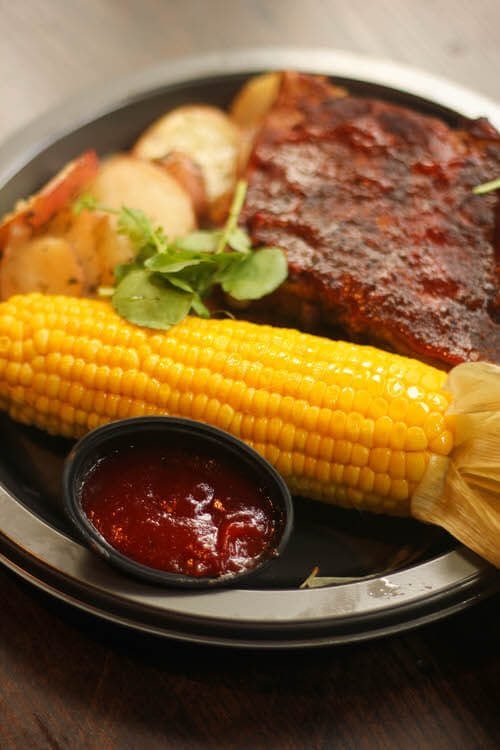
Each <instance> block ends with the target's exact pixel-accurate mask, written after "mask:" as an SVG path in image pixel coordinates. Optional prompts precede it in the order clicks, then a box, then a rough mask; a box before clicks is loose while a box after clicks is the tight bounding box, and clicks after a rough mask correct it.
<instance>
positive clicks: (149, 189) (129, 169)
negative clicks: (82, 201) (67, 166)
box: [89, 154, 196, 237]
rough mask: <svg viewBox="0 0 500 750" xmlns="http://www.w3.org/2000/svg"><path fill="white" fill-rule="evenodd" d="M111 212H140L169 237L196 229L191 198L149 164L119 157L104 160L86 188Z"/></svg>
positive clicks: (154, 166) (175, 183)
mask: <svg viewBox="0 0 500 750" xmlns="http://www.w3.org/2000/svg"><path fill="white" fill-rule="evenodd" d="M89 190H90V192H91V193H92V195H93V196H94V197H95V198H96V199H97V200H98V201H99V202H100V203H103V204H104V205H106V206H110V207H111V208H121V207H122V206H127V207H129V208H135V209H140V210H142V211H144V213H145V214H146V215H147V216H148V217H149V218H150V219H151V220H152V221H153V222H154V223H155V224H160V225H161V226H162V227H163V229H164V230H165V233H166V235H167V236H168V237H178V236H181V235H183V234H187V233H188V232H191V231H192V230H193V229H194V228H195V227H196V217H195V214H194V209H193V204H192V201H191V198H190V197H189V195H188V194H187V193H186V191H185V190H184V188H182V187H181V185H180V184H179V183H178V182H177V180H174V178H173V177H171V176H170V175H168V174H167V173H166V171H165V170H164V169H163V168H162V167H160V166H158V165H157V164H153V163H151V162H147V161H143V160H142V159H137V158H136V157H134V156H128V155H125V154H119V155H117V156H112V157H110V158H109V159H107V160H106V161H105V162H104V163H103V165H102V167H101V169H100V170H99V173H98V175H97V177H96V179H95V180H94V182H93V183H92V185H91V186H90V188H89Z"/></svg>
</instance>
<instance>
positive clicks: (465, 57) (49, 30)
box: [0, 0, 500, 750]
mask: <svg viewBox="0 0 500 750" xmlns="http://www.w3.org/2000/svg"><path fill="white" fill-rule="evenodd" d="M0 19H1V21H2V27H3V31H4V33H3V34H2V44H1V45H0V71H1V76H0V101H1V102H2V106H1V109H0V141H1V140H3V139H4V138H5V137H7V136H8V134H9V133H12V132H15V131H17V130H18V129H19V128H22V127H23V126H24V124H25V123H26V122H27V121H28V120H30V119H32V118H33V117H35V116H36V115H37V114H39V113H40V112H42V111H44V110H46V109H48V108H50V107H51V106H53V105H54V104H56V103H59V102H60V101H62V100H63V99H64V98H65V97H66V96H68V95H69V94H74V93H77V92H78V91H80V90H82V89H83V88H85V87H89V86H90V87H91V86H93V85H96V84H97V83H99V82H100V81H102V80H110V79H112V78H113V77H114V76H116V75H121V74H125V73H127V72H129V71H132V70H136V69H137V68H138V67H142V66H145V65H149V64H152V63H155V62H158V61H159V60H161V59H175V58H178V57H181V56H183V55H190V54H198V53H204V52H210V51H213V50H221V49H237V48H242V47H255V46H272V45H277V44H279V45H286V46H303V47H329V48H340V49H347V50H351V51H354V52H358V53H362V54H366V55H371V56H375V57H381V58H388V59H392V60H396V61H399V62H403V63H406V64H410V65H413V66H416V67H420V68H422V69H425V70H428V71H430V72H433V73H436V74H439V75H444V76H447V77H449V78H450V79H452V80H455V81H457V82H459V83H462V84H465V85H467V86H470V87H472V88H473V89H475V90H477V91H479V92H482V93H484V94H487V95H489V96H491V97H493V98H497V99H499V98H500V86H499V78H498V73H499V70H500V3H499V2H498V0H476V2H474V3H470V2H465V0H419V2H416V1H415V0H377V2H368V1H367V0H349V2H345V0H276V1H275V2H267V1H266V0H253V1H252V2H247V1H246V0H231V2H227V0H182V2H173V1H171V2H169V1H168V0H163V1H162V0H137V1H134V0H86V2H84V3H83V2H82V3H80V2H68V1H67V0H51V1H50V2H46V1H45V0H27V2H11V1H10V0H0ZM0 601H1V609H0V747H1V748H2V750H46V749H47V748H50V749H51V750H68V749H69V750H80V749H82V750H150V749H151V750H201V749H203V750H205V749H208V750H211V749H212V748H213V749H214V750H215V749H217V750H233V749H234V750H247V748H248V750H260V748H276V749H277V750H302V749H304V750H316V749H317V750H320V749H321V750H330V749H331V748H333V749H334V750H336V749H337V748H339V749H340V750H374V749H375V750H379V749H380V750H383V749H385V748H389V749H390V750H392V748H395V749H396V748H397V750H415V749H416V750H419V749H424V750H425V749H427V748H429V749H431V748H432V750H456V748H461V749H462V750H476V749H477V750H480V749H481V750H489V749H490V748H491V750H493V748H498V746H499V743H498V738H499V736H500V721H499V711H498V706H499V705H500V692H499V685H500V674H499V665H500V654H499V639H498V630H499V628H498V626H499V622H500V597H498V596H497V597H494V598H493V599H491V600H490V601H487V602H484V603H482V604H480V605H478V606H476V607H475V608H473V609H472V610H470V611H467V612H465V613H462V614H460V615H456V616H455V617H453V618H450V619H448V620H445V621H443V622H441V623H438V624H434V625H431V626H427V627H425V628H422V629H420V630H418V631H415V632H413V633H408V634H405V635H401V636H399V637H393V638H389V639H386V640H383V641H378V642H371V643H366V644H360V645H352V646H348V647H343V648H331V649H326V650H321V651H312V652H293V653H280V652H275V653H268V652H260V653H259V652H257V653H246V652H243V651H224V650H218V649H213V648H202V647H193V646H185V645H180V644H176V643H168V642H160V641H157V640H154V639H152V638H146V637H140V636H138V635H130V634H127V633H126V632H123V631H120V630H118V629H117V628H115V627H112V626H108V625H105V624H104V623H102V622H98V621H96V620H94V619H92V618H90V617H89V616H83V615H81V614H79V613H78V612H76V611H73V610H69V609H67V608H65V607H63V606H62V605H60V604H57V603H56V602H54V601H52V600H49V599H48V598H46V597H45V596H43V595H42V594H40V593H38V592H36V591H35V590H34V589H33V588H31V587H30V586H28V585H27V584H25V583H23V582H22V581H21V580H19V579H17V578H15V577H14V576H13V575H12V574H11V573H9V572H8V571H6V570H1V571H0Z"/></svg>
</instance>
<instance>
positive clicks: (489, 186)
mask: <svg viewBox="0 0 500 750" xmlns="http://www.w3.org/2000/svg"><path fill="white" fill-rule="evenodd" d="M499 189H500V177H498V178H497V179H496V180H490V182H483V184H482V185H476V187H474V188H472V192H473V193H474V195H484V194H485V193H491V191H492V190H499Z"/></svg>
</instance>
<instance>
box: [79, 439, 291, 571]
mask: <svg viewBox="0 0 500 750" xmlns="http://www.w3.org/2000/svg"><path fill="white" fill-rule="evenodd" d="M209 450H210V452H208V451H209ZM258 481H259V480H258V479H257V478H256V477H255V476H254V475H253V474H252V472H251V471H250V469H248V468H247V467H246V466H245V465H244V464H243V463H242V462H239V461H237V460H234V459H233V460H232V457H231V456H230V455H228V454H224V453H223V452H222V451H221V452H220V453H217V451H215V452H214V450H213V448H210V449H208V448H206V447H205V446H202V445H201V444H200V445H199V446H198V445H197V444H196V442H194V443H192V442H191V441H190V442H189V443H187V442H186V443H185V444H183V443H182V441H181V442H179V441H178V440H176V441H175V443H173V442H172V443H170V442H166V443H163V442H161V440H158V441H156V442H153V441H152V440H151V439H149V440H145V441H143V442H141V441H137V442H135V443H134V444H133V445H130V444H124V445H122V446H120V448H117V449H114V450H113V451H111V452H110V453H109V454H108V455H105V456H104V457H102V458H99V459H98V460H97V462H96V463H95V465H94V466H93V467H91V469H90V471H89V472H87V474H86V476H85V479H84V480H83V485H82V488H81V504H82V509H83V511H84V513H85V514H86V516H87V518H88V519H89V521H90V522H91V523H92V524H93V526H94V527H95V528H96V529H97V530H98V531H99V533H100V534H101V535H102V536H103V537H104V539H106V541H107V542H108V543H109V544H111V545H112V546H113V547H114V548H115V549H116V550H118V551H119V552H121V553H122V554H124V555H126V556H127V557H129V558H131V559H133V560H135V561H136V562H139V563H142V564H143V565H147V566H148V567H151V568H157V569H159V570H164V571H168V572H170V573H182V574H184V575H189V576H197V577H201V576H209V577H219V576H222V575H225V574H234V573H239V572H241V571H243V570H247V569H251V568H253V567H255V565H256V564H257V563H258V562H260V561H261V560H262V559H263V558H268V557H272V556H273V554H274V552H275V540H276V537H277V533H278V531H279V530H280V529H281V527H282V520H283V519H282V517H281V513H280V511H279V510H277V509H276V508H275V507H274V505H273V502H272V499H271V497H270V495H269V493H268V492H267V490H266V488H265V487H262V486H260V485H259V484H258Z"/></svg>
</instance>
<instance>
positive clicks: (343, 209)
mask: <svg viewBox="0 0 500 750" xmlns="http://www.w3.org/2000/svg"><path fill="white" fill-rule="evenodd" d="M498 176H500V134H499V133H498V132H497V131H496V130H495V129H494V128H493V126H492V125H490V124H489V123H488V121H487V120H485V119H480V120H476V121H468V122H465V123H464V124H463V126H462V127H461V129H453V128H451V127H449V126H448V125H447V124H446V123H445V122H442V121H441V120H439V119H437V118H435V117H430V116H428V115H424V114H421V113H420V112H417V111H413V110H411V109H409V108H406V107H402V106H398V105H396V104H392V103H389V102H386V101H382V100H377V99H371V98H363V97H355V96H351V95H344V94H343V92H342V90H339V89H338V88H336V87H334V86H332V85H331V84H330V83H329V82H328V80H327V79H326V78H322V77H319V76H310V75H305V74H300V73H285V74H283V76H282V84H281V89H280V92H279V95H278V97H277V99H276V102H275V103H274V105H273V107H272V108H271V110H270V112H269V113H268V115H267V116H266V119H265V121H264V122H263V124H262V127H261V129H260V130H259V133H258V135H257V138H256V141H255V143H254V147H253V151H252V153H251V156H250V160H249V164H248V168H247V181H248V192H247V198H246V202H245V207H244V211H243V221H244V223H245V224H246V226H247V228H248V230H249V232H250V234H251V236H252V239H253V241H254V243H255V244H258V245H276V246H279V247H282V248H283V249H284V250H285V251H286V253H287V257H288V262H289V270H290V274H289V278H288V280H287V282H286V283H285V284H284V285H283V286H282V288H281V289H280V290H278V292H276V293H275V294H274V295H273V296H272V297H271V298H270V302H268V303H267V304H268V305H269V306H270V308H271V309H272V310H274V311H276V310H280V311H282V312H283V311H284V312H285V315H286V318H287V320H288V322H289V323H292V324H296V325H299V326H301V327H303V328H306V329H309V330H325V329H326V330H330V329H332V330H333V328H335V330H336V331H337V332H338V331H339V330H340V332H341V334H342V335H343V336H346V337H348V338H350V339H351V340H354V341H358V342H359V341H361V342H369V343H374V344H378V345H381V346H384V347H385V348H388V349H391V350H393V351H397V352H399V353H401V354H407V355H411V356H414V357H417V358H419V359H422V360H426V361H428V362H431V363H433V364H436V365H438V366H440V367H442V368H444V369H448V368H449V367H451V366H453V365H455V364H457V363H459V362H462V361H472V360H478V359H486V360H489V361H492V362H499V361H500V291H499V289H500V283H499V277H500V206H499V193H491V194H486V195H482V196H480V195H474V194H473V192H472V188H473V187H474V186H475V185H478V184H480V183H483V182H485V181H487V180H491V179H493V178H495V177H498Z"/></svg>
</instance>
